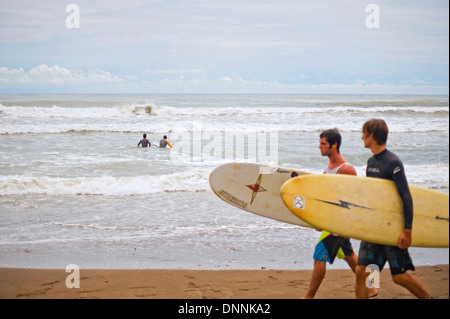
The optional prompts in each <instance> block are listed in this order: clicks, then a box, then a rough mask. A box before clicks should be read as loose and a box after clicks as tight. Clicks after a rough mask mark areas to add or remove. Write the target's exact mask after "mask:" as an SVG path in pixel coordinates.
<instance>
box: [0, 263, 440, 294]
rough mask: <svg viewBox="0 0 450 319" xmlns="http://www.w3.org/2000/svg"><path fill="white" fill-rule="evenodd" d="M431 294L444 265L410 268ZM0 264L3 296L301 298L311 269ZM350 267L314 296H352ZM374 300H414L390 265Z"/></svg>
mask: <svg viewBox="0 0 450 319" xmlns="http://www.w3.org/2000/svg"><path fill="white" fill-rule="evenodd" d="M410 274H412V275H413V276H415V277H416V278H418V279H419V280H420V281H421V282H422V283H423V285H424V286H425V288H426V289H427V290H428V291H429V292H430V294H431V295H432V297H433V298H436V299H448V298H449V281H448V264H447V265H436V266H421V267H416V271H414V272H410ZM75 277H76V273H75V272H66V270H65V269H18V268H14V269H13V268H0V298H2V299H22V298H25V299H112V298H114V299H116V298H119V299H141V298H145V299H299V298H301V297H302V296H303V294H304V293H305V292H306V290H307V288H308V285H309V282H310V277H311V270H169V269H162V270H151V269H139V270H134V269H133V270H106V269H80V270H79V277H78V278H79V281H78V282H79V288H68V287H67V286H66V281H67V282H68V284H69V286H72V285H74V284H76V283H77V281H76V280H74V279H73V278H75ZM354 286H355V277H354V274H353V273H352V272H351V270H347V269H329V270H328V271H327V274H326V277H325V279H324V281H323V283H322V285H321V287H320V289H319V291H318V293H317V295H316V298H317V299H354V298H355V287H354ZM378 290H379V294H378V296H377V297H376V298H377V299H414V298H415V297H414V296H413V295H411V294H410V293H409V292H408V291H407V290H406V289H404V288H402V287H399V286H397V285H395V284H394V283H393V281H392V279H391V275H390V272H389V269H385V270H384V271H382V272H381V278H380V288H379V289H378Z"/></svg>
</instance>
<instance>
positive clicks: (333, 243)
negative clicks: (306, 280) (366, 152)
mask: <svg viewBox="0 0 450 319" xmlns="http://www.w3.org/2000/svg"><path fill="white" fill-rule="evenodd" d="M341 143H342V136H341V134H340V133H339V130H338V129H336V128H335V129H329V130H325V131H323V132H322V133H321V134H320V145H319V148H320V153H321V154H322V156H328V159H329V163H328V166H327V168H326V169H325V171H324V174H347V175H357V174H356V170H355V168H354V167H353V166H352V165H351V164H350V163H348V162H347V161H346V160H345V158H344V157H343V156H342V155H341V153H340V147H341ZM336 257H338V258H340V259H344V260H345V261H346V262H347V264H348V265H349V266H350V268H351V269H352V270H353V272H355V269H356V265H357V262H358V258H357V256H356V255H355V252H354V250H353V246H352V244H351V242H350V239H348V238H345V237H341V236H338V235H335V234H331V233H329V232H327V231H325V230H324V231H322V235H321V236H320V239H319V242H318V243H317V245H316V248H315V251H314V257H313V258H314V268H313V272H312V276H311V282H310V285H309V288H308V290H307V292H306V294H305V295H304V296H303V299H313V298H314V296H315V294H316V292H317V290H318V289H319V287H320V284H321V283H322V280H323V279H324V277H325V273H326V267H327V266H326V263H327V262H328V263H330V264H333V262H334V260H335V258H336ZM366 291H368V294H369V295H370V296H371V297H374V296H376V295H377V294H378V291H377V290H376V288H370V289H367V288H366Z"/></svg>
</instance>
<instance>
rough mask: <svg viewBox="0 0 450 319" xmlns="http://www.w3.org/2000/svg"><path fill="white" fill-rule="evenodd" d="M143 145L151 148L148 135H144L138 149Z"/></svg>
mask: <svg viewBox="0 0 450 319" xmlns="http://www.w3.org/2000/svg"><path fill="white" fill-rule="evenodd" d="M139 145H141V146H142V147H150V146H152V143H150V141H149V140H148V139H147V134H144V135H142V140H140V141H139V143H138V147H139Z"/></svg>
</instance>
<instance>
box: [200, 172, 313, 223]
mask: <svg viewBox="0 0 450 319" xmlns="http://www.w3.org/2000/svg"><path fill="white" fill-rule="evenodd" d="M307 174H309V173H306V172H302V171H298V170H293V169H288V168H283V167H277V166H268V165H259V164H252V163H229V164H225V165H222V166H219V167H217V168H216V169H215V170H213V171H212V172H211V174H210V176H209V183H210V186H211V188H212V190H213V191H214V193H215V194H216V195H217V196H219V198H220V199H222V200H223V201H225V202H227V203H228V204H230V205H233V206H235V207H238V208H240V209H242V210H245V211H248V212H251V213H254V214H257V215H260V216H264V217H267V218H271V219H275V220H278V221H281V222H285V223H289V224H294V225H299V226H303V227H312V226H311V225H310V224H308V223H306V222H305V221H303V220H302V219H300V218H299V217H297V216H296V215H295V214H293V213H292V212H291V211H290V210H289V209H288V208H287V207H286V205H285V204H284V202H283V200H282V198H281V194H280V188H281V186H282V185H283V184H284V183H285V182H286V181H287V180H289V179H291V178H292V177H293V175H294V177H295V176H303V175H307Z"/></svg>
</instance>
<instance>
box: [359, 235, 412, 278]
mask: <svg viewBox="0 0 450 319" xmlns="http://www.w3.org/2000/svg"><path fill="white" fill-rule="evenodd" d="M386 261H387V262H389V268H390V269H391V274H392V275H393V276H395V275H400V274H404V273H405V272H407V271H408V270H415V268H414V265H413V263H412V259H411V256H410V255H409V252H408V249H401V248H398V247H397V246H387V245H379V244H372V243H367V242H364V241H362V242H361V246H360V247H359V258H358V265H362V266H366V267H367V266H369V265H376V266H377V267H378V270H379V271H381V270H383V267H384V265H385V264H386Z"/></svg>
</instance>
